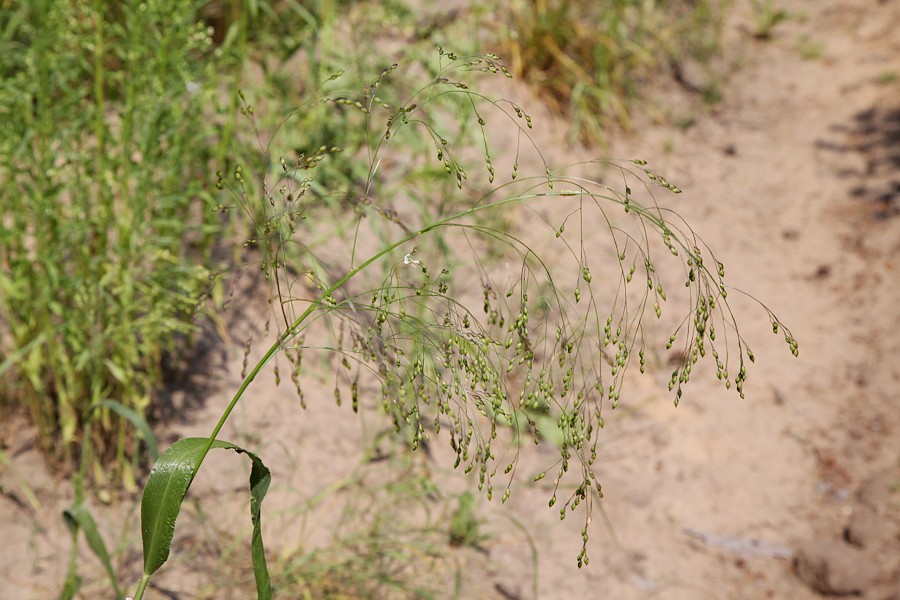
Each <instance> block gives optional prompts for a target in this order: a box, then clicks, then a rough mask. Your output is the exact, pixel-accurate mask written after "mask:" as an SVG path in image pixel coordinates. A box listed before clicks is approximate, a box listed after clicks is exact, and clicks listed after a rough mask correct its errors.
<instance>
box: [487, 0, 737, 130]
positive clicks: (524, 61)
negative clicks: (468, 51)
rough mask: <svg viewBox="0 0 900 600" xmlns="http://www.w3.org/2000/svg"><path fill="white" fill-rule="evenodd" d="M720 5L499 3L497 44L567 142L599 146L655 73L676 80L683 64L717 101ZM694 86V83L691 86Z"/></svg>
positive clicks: (628, 119)
mask: <svg viewBox="0 0 900 600" xmlns="http://www.w3.org/2000/svg"><path fill="white" fill-rule="evenodd" d="M728 5H729V2H728V0H699V1H681V0H679V1H676V2H658V1H655V0H654V1H650V2H645V1H640V2H638V1H635V0H612V1H609V2H593V1H590V0H517V1H516V2H511V3H502V8H499V7H498V10H497V13H498V14H503V15H506V28H505V30H504V31H503V34H502V38H503V41H502V44H503V45H504V46H505V48H506V52H507V53H508V55H509V57H510V62H511V68H512V71H513V73H515V74H516V75H517V76H521V77H523V78H524V79H525V80H526V81H528V82H529V83H531V84H533V85H534V86H535V87H536V89H537V90H539V93H540V95H541V96H542V98H544V99H545V100H546V101H547V102H548V103H549V104H550V105H551V106H555V107H556V109H557V111H558V112H560V113H562V114H564V115H565V116H566V119H567V120H568V122H569V123H570V125H571V128H572V134H573V137H575V138H578V139H581V140H582V141H594V142H602V141H603V139H604V136H605V135H607V134H608V133H609V131H610V130H611V129H612V128H624V129H626V130H627V129H629V128H630V127H631V124H632V122H633V115H634V112H635V111H636V110H641V107H645V106H646V105H644V104H642V103H641V102H640V99H642V98H645V94H644V90H645V88H647V87H648V86H649V85H650V83H651V81H653V80H654V79H658V77H659V73H660V72H670V71H671V72H672V73H673V74H674V76H675V77H676V78H678V77H679V73H680V72H681V64H682V63H683V62H685V61H689V62H692V63H694V64H695V65H698V66H699V67H701V68H702V70H703V71H704V72H705V75H704V79H705V83H703V84H702V86H701V88H700V89H697V90H696V91H698V92H699V93H701V94H702V96H703V98H704V99H706V100H710V101H715V100H716V99H717V98H718V97H719V96H720V91H719V90H718V82H719V80H720V79H721V74H720V73H719V74H717V72H716V68H717V65H716V64H715V60H714V59H715V58H716V57H717V56H718V55H720V54H721V49H722V41H721V40H722V23H723V19H724V14H725V12H726V10H727V7H728ZM692 85H694V84H692Z"/></svg>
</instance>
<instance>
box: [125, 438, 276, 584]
mask: <svg viewBox="0 0 900 600" xmlns="http://www.w3.org/2000/svg"><path fill="white" fill-rule="evenodd" d="M207 441H208V438H185V439H182V440H178V441H177V442H175V443H174V444H172V445H171V446H170V447H169V448H168V449H167V450H166V451H165V452H163V453H162V455H161V456H160V457H159V459H158V460H157V461H156V464H155V465H154V466H153V469H152V470H151V471H150V475H149V476H148V477H147V484H146V485H145V486H144V496H143V498H142V499H141V535H142V537H143V542H144V577H145V578H149V576H150V575H152V574H153V573H155V572H156V571H157V570H158V569H159V568H160V567H161V566H162V565H163V563H165V562H166V560H167V559H168V558H169V549H170V548H171V545H172V537H173V536H174V535H175V520H176V519H177V518H178V513H179V512H180V511H181V504H182V502H183V501H184V497H185V495H186V494H187V491H188V488H189V487H190V485H191V478H192V474H193V472H194V467H195V465H196V464H197V463H198V462H199V459H200V456H201V454H202V451H203V447H204V446H205V445H206V443H207ZM212 447H213V448H224V449H227V450H234V451H236V452H238V453H244V454H247V455H248V456H249V457H250V460H251V461H252V463H253V468H252V469H251V471H250V516H251V519H252V522H253V537H252V545H251V555H252V558H253V573H254V576H255V577H256V592H257V597H258V598H259V600H270V599H271V598H272V589H271V583H270V580H269V571H268V567H267V566H266V557H265V550H264V547H263V540H262V529H261V508H262V502H263V499H264V498H265V497H266V492H267V491H268V489H269V484H270V483H271V481H272V476H271V474H270V473H269V469H268V468H267V467H266V466H265V465H264V464H263V462H262V461H261V460H260V458H259V456H257V455H256V454H254V453H253V452H249V451H248V450H245V449H243V448H241V447H239V446H236V445H234V444H232V443H230V442H224V441H221V440H216V441H215V442H214V443H213V445H212Z"/></svg>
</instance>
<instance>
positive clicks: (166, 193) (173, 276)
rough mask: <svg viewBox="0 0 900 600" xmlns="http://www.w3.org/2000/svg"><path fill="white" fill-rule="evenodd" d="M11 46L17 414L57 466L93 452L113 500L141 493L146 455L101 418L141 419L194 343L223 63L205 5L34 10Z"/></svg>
mask: <svg viewBox="0 0 900 600" xmlns="http://www.w3.org/2000/svg"><path fill="white" fill-rule="evenodd" d="M0 30H2V32H3V33H2V36H3V37H2V40H0V44H2V48H3V50H2V52H0V81H2V83H0V180H2V181H3V186H2V191H0V265H2V268H0V315H2V317H0V323H2V324H0V356H2V357H8V356H16V357H17V359H16V361H15V363H14V364H13V365H12V367H11V368H10V369H9V370H8V371H7V372H6V376H5V377H4V384H5V386H6V390H7V393H6V394H4V399H5V402H6V404H7V408H9V407H10V406H13V407H24V408H25V410H27V412H28V414H29V415H30V416H31V419H32V421H33V422H34V424H35V425H36V426H37V428H38V430H39V433H40V442H41V445H42V446H43V447H44V448H45V449H46V450H47V451H48V452H49V453H50V454H51V455H54V456H56V457H58V458H60V459H62V460H63V461H64V462H66V463H71V462H73V460H74V459H75V458H76V457H77V454H78V453H77V448H78V446H79V445H81V444H94V445H95V446H96V448H95V450H96V451H95V452H93V453H91V456H94V457H97V458H98V462H95V463H94V464H92V465H91V468H90V470H89V471H88V472H89V473H90V474H91V475H93V478H94V479H95V480H96V481H97V482H98V483H99V484H100V486H101V488H102V487H105V486H106V485H107V484H109V483H112V484H114V485H117V483H118V482H119V481H121V482H122V483H124V485H125V487H126V489H135V483H134V481H135V464H134V463H133V461H132V459H133V457H136V456H137V447H138V442H137V439H136V437H135V436H133V435H131V430H130V428H131V425H130V424H129V422H128V421H127V420H125V419H122V418H120V417H119V416H118V415H117V414H116V413H115V412H113V411H111V410H109V409H108V408H106V407H103V406H102V402H103V401H105V400H114V401H115V402H117V403H119V404H121V405H122V406H125V407H126V408H128V409H131V410H133V411H136V412H137V413H138V414H140V415H143V414H144V411H146V409H147V407H148V406H149V405H150V403H151V400H152V397H153V394H154V391H155V390H156V388H157V387H158V386H159V384H160V382H161V377H162V372H161V359H162V356H163V355H164V354H166V353H169V352H174V351H175V350H176V349H177V348H178V347H179V346H181V345H182V343H181V342H183V341H184V340H186V339H188V338H189V337H190V336H191V334H192V332H193V331H194V329H195V324H194V316H195V314H196V313H197V312H198V308H199V307H200V306H201V304H202V298H203V297H204V294H205V293H206V291H207V289H208V287H209V279H210V274H211V268H212V267H213V265H212V262H211V250H212V248H213V245H214V244H215V242H216V240H217V236H218V233H219V231H220V225H221V217H220V215H218V214H217V213H214V212H211V211H210V210H208V206H207V201H208V200H209V199H210V195H209V193H208V191H207V189H208V187H209V186H208V184H207V182H206V179H207V173H208V163H209V161H211V160H213V157H214V156H215V155H216V154H217V153H218V151H219V149H218V148H217V147H216V146H215V144H214V143H211V140H214V139H215V138H216V136H217V135H218V127H217V126H216V125H214V124H212V123H211V122H210V120H209V119H207V117H208V116H209V113H210V108H209V107H211V106H213V107H214V106H215V105H216V103H217V102H216V99H215V98H216V95H215V94H216V90H215V85H216V80H215V79H214V73H215V69H216V68H218V67H219V66H220V64H221V63H220V62H217V61H216V60H215V59H213V54H214V52H213V47H212V45H211V40H210V38H209V31H208V30H207V28H206V26H205V25H203V24H202V23H198V22H197V21H196V19H195V14H194V9H193V5H192V4H191V3H171V2H161V1H159V0H151V1H147V2H137V1H128V2H122V3H119V2H101V1H97V2H93V3H90V2H80V1H59V2H56V1H54V2H50V1H43V0H41V1H37V2H21V3H14V4H13V6H12V7H7V8H4V10H3V11H0ZM223 60H224V59H223ZM95 409H97V410H96V414H94V413H95ZM89 418H91V419H94V426H93V429H92V431H93V435H92V438H91V439H85V437H84V436H85V433H84V431H85V429H84V424H85V422H86V420H87V419H89ZM110 459H113V464H114V467H113V469H112V472H111V473H109V472H108V471H107V469H106V468H104V467H101V465H105V464H108V461H109V460H110Z"/></svg>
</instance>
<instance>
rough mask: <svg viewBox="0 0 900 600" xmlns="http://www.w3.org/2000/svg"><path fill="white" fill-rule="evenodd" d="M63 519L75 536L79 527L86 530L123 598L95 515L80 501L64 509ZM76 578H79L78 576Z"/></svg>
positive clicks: (88, 540) (90, 541)
mask: <svg viewBox="0 0 900 600" xmlns="http://www.w3.org/2000/svg"><path fill="white" fill-rule="evenodd" d="M63 519H64V520H65V522H66V525H67V526H68V527H69V531H71V532H72V537H73V538H75V536H77V534H78V531H79V529H80V530H81V531H84V537H85V538H86V539H87V542H88V546H90V548H91V550H93V552H94V554H95V555H96V556H97V558H99V559H100V562H101V563H103V568H104V569H106V572H107V574H108V575H109V580H110V582H111V583H112V586H113V589H114V590H115V592H116V598H121V597H122V591H121V589H120V588H119V584H118V582H117V581H116V572H115V569H113V566H112V562H111V561H110V558H109V552H107V550H106V544H104V543H103V538H102V537H101V536H100V531H99V530H98V529H97V523H96V522H95V521H94V517H93V516H92V515H91V513H90V511H89V510H88V509H87V507H86V506H85V505H84V504H82V503H80V502H79V503H77V504H73V505H72V506H70V507H69V508H67V509H66V510H65V511H63ZM75 579H77V577H76V578H75ZM69 581H74V580H73V578H72V577H71V576H70V577H69V578H67V584H68V582H69ZM69 587H70V586H69V585H66V589H69ZM76 591H77V587H76V588H75V589H73V590H72V593H73V596H74V592H76ZM64 594H65V591H64Z"/></svg>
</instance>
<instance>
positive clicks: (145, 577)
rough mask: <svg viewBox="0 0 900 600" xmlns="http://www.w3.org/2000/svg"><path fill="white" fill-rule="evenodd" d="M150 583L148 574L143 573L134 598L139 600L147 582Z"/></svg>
mask: <svg viewBox="0 0 900 600" xmlns="http://www.w3.org/2000/svg"><path fill="white" fill-rule="evenodd" d="M148 583H150V576H149V575H147V574H146V573H144V575H143V576H142V577H141V582H140V583H138V587H137V591H136V592H135V593H134V600H141V598H143V596H144V590H146V589H147V584H148Z"/></svg>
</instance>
